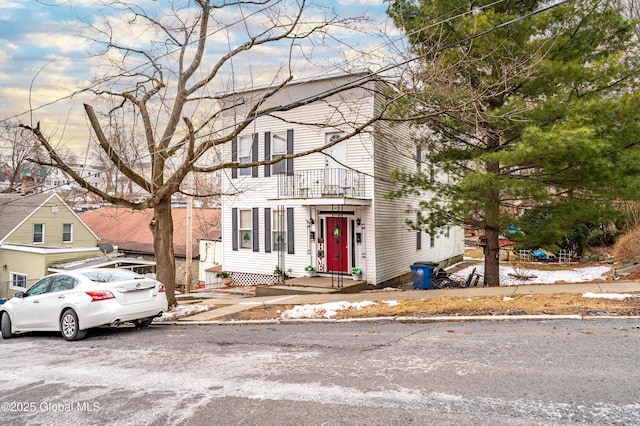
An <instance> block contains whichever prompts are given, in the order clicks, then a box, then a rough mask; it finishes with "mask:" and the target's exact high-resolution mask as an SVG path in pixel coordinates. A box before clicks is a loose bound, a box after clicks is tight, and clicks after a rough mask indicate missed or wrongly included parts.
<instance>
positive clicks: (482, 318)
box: [153, 314, 640, 326]
mask: <svg viewBox="0 0 640 426" xmlns="http://www.w3.org/2000/svg"><path fill="white" fill-rule="evenodd" d="M600 319H606V320H612V319H637V320H640V316H622V315H621V316H615V315H602V316H593V315H579V314H575V315H464V316H436V317H373V318H345V319H333V318H300V319H269V320H242V321H216V320H212V321H189V320H187V319H185V320H177V321H161V322H154V323H153V325H172V326H177V325H184V326H202V325H280V324H312V323H335V324H339V323H365V322H371V323H379V322H399V323H438V322H471V321H556V320H600Z"/></svg>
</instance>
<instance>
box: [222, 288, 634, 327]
mask: <svg viewBox="0 0 640 426" xmlns="http://www.w3.org/2000/svg"><path fill="white" fill-rule="evenodd" d="M638 296H640V294H639V295H638ZM370 300H371V301H373V302H375V303H376V305H374V306H370V307H364V308H361V309H350V310H345V311H338V313H337V314H336V315H335V316H334V317H332V318H335V319H345V318H373V317H389V316H390V317H397V316H411V317H430V316H445V315H447V316H467V315H469V316H471V315H541V314H546V315H571V314H578V315H591V316H598V315H640V297H630V298H626V299H623V300H610V299H591V298H585V297H582V295H581V294H544V295H524V296H517V297H514V298H505V297H504V296H499V297H472V298H462V297H440V298H433V299H431V298H430V299H407V300H398V301H397V304H395V305H394V304H390V303H387V302H384V301H379V300H375V296H373V295H372V298H371V299H370ZM292 308H293V305H264V306H261V307H257V308H253V309H250V310H247V311H243V312H239V313H237V314H234V315H229V316H227V317H224V318H221V320H234V321H243V320H265V319H279V318H281V314H282V313H283V312H284V311H286V310H288V309H292Z"/></svg>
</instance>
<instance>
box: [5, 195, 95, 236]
mask: <svg viewBox="0 0 640 426" xmlns="http://www.w3.org/2000/svg"><path fill="white" fill-rule="evenodd" d="M54 197H55V198H57V199H58V201H59V202H60V204H61V206H62V207H63V208H65V209H67V210H68V211H69V212H71V213H72V214H73V215H74V216H76V217H78V215H77V214H76V213H75V212H74V211H73V210H71V209H70V208H69V206H67V204H66V203H65V202H64V201H63V200H62V198H60V196H58V194H56V193H55V192H54V193H48V192H39V193H37V194H27V195H20V194H0V217H1V218H2V220H0V242H2V241H3V240H4V239H6V238H7V237H8V236H9V235H10V234H11V233H12V232H13V231H14V230H15V229H16V228H18V227H19V226H20V224H22V223H23V222H24V221H25V220H27V219H28V218H29V217H30V216H31V215H32V214H34V213H35V212H36V211H38V209H39V208H40V207H42V205H44V204H45V203H46V202H47V201H49V200H50V199H51V198H54ZM78 219H80V218H79V217H78ZM80 221H81V222H82V220H80ZM85 226H87V225H86V223H85ZM88 229H89V231H90V232H92V231H91V229H90V228H88ZM92 233H93V232H92ZM94 235H95V234H94ZM96 238H97V235H96Z"/></svg>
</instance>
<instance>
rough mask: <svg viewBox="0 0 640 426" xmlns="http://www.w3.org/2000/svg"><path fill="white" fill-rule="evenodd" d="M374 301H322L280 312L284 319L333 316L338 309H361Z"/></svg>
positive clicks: (371, 304)
mask: <svg viewBox="0 0 640 426" xmlns="http://www.w3.org/2000/svg"><path fill="white" fill-rule="evenodd" d="M375 304H376V303H374V302H368V301H365V302H356V303H349V302H333V303H322V304H318V305H298V306H294V307H293V308H292V309H289V310H286V311H284V312H283V313H282V314H280V318H282V319H313V318H331V317H333V316H335V315H336V314H337V313H338V311H346V310H353V309H355V310H359V309H361V308H364V307H367V306H373V305H375Z"/></svg>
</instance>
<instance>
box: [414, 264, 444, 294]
mask: <svg viewBox="0 0 640 426" xmlns="http://www.w3.org/2000/svg"><path fill="white" fill-rule="evenodd" d="M436 266H438V264H437V263H433V262H415V263H414V264H413V265H411V280H412V281H413V289H414V290H427V289H430V288H431V287H432V285H431V281H432V277H433V270H434V269H435V268H436Z"/></svg>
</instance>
